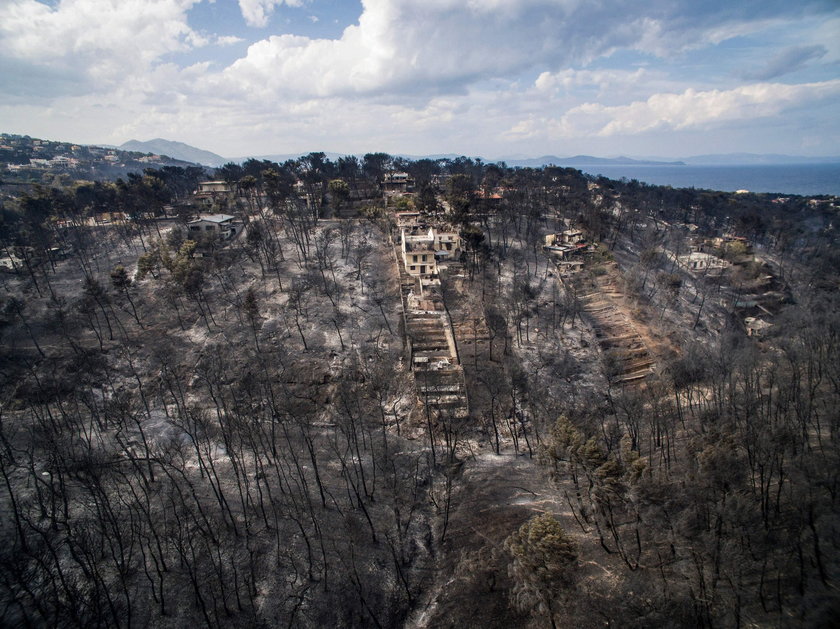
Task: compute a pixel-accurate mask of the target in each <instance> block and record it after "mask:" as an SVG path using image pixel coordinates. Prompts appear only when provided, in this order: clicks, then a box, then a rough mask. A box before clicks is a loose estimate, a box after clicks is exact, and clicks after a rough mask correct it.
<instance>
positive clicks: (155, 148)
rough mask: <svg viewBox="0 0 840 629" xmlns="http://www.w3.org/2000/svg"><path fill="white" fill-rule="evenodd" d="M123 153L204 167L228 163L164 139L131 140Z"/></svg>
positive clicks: (217, 157)
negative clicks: (140, 154) (152, 155)
mask: <svg viewBox="0 0 840 629" xmlns="http://www.w3.org/2000/svg"><path fill="white" fill-rule="evenodd" d="M117 148H119V149H120V150H122V151H138V152H140V153H154V154H155V155H166V156H167V157H172V158H174V159H180V160H183V161H185V162H192V163H194V164H202V165H204V166H214V167H215V166H221V165H222V164H225V163H227V162H228V161H230V160H228V159H225V158H224V157H222V156H221V155H216V154H215V153H211V152H210V151H204V150H202V149H197V148H195V147H194V146H190V145H189V144H184V143H183V142H172V141H171V140H164V139H162V138H155V139H154V140H149V141H148V142H140V141H138V140H129V141H128V142H126V143H125V144H122V145H120V146H119V147H117Z"/></svg>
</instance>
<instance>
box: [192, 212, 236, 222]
mask: <svg viewBox="0 0 840 629" xmlns="http://www.w3.org/2000/svg"><path fill="white" fill-rule="evenodd" d="M232 220H233V217H232V216H231V215H229V214H206V215H202V216H199V217H198V218H197V219H195V220H194V221H190V223H200V222H201V221H207V222H208V223H226V222H228V221H232Z"/></svg>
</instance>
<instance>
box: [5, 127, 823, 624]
mask: <svg viewBox="0 0 840 629" xmlns="http://www.w3.org/2000/svg"><path fill="white" fill-rule="evenodd" d="M17 141H18V139H16V138H14V137H12V136H3V146H2V147H0V150H2V151H6V153H2V154H0V155H14V156H15V157H14V159H15V160H18V162H19V163H18V162H13V161H8V162H7V163H6V164H5V166H4V169H5V170H4V171H3V172H5V173H17V174H18V175H20V177H21V179H19V180H17V181H11V180H7V177H6V175H3V185H0V192H2V195H3V196H2V208H0V215H2V222H0V227H2V230H0V246H1V248H0V281H2V283H3V287H4V294H3V297H2V302H0V314H2V318H1V319H0V334H2V336H0V343H2V351H0V378H2V380H0V391H2V393H1V394H0V395H2V399H0V472H2V477H3V489H2V491H0V508H2V509H3V512H4V513H6V514H8V516H7V517H6V518H4V519H3V522H2V528H0V534H2V536H3V541H4V544H3V546H2V551H0V575H2V579H0V601H2V605H0V624H2V625H3V626H10V627H24V626H84V627H94V626H108V627H115V626H156V627H173V628H174V627H182V626H184V625H186V624H197V625H201V626H210V627H231V626H236V627H239V626H242V627H252V626H278V625H282V626H290V627H323V626H338V627H355V626H366V627H367V626H377V627H439V626H452V627H456V626H457V627H461V626H486V627H513V626H517V627H519V626H521V627H545V626H575V627H593V628H594V627H604V626H607V627H666V626H667V627H721V626H722V627H739V626H786V627H787V626H790V627H800V626H801V627H806V626H808V627H810V626H830V624H831V622H832V621H833V619H835V618H836V612H837V610H838V609H840V598H838V595H837V592H836V587H835V586H834V584H835V583H836V579H837V577H838V571H840V547H839V546H840V544H838V540H840V536H838V535H836V532H837V525H838V518H837V514H838V492H837V491H836V479H835V477H836V470H837V469H838V463H840V450H838V437H840V417H838V415H837V412H836V409H837V408H838V407H840V387H838V383H840V372H838V365H840V315H838V313H840V307H838V305H840V304H838V294H840V291H838V289H840V275H839V274H838V269H840V253H838V252H840V249H838V231H837V225H838V212H840V208H839V207H838V200H837V199H836V198H832V197H813V198H806V197H793V196H786V197H782V196H780V195H761V194H750V193H742V194H729V193H723V192H716V191H708V190H682V189H672V188H667V187H657V186H648V185H645V184H641V183H639V182H638V181H626V180H625V181H612V180H609V179H605V178H602V177H588V176H586V175H583V174H582V173H581V172H580V171H577V170H574V169H569V168H557V167H552V166H549V167H545V168H540V169H530V168H508V167H506V166H505V165H504V164H485V163H483V162H481V161H480V160H472V159H468V158H458V159H455V160H449V159H443V160H417V161H410V160H405V159H401V158H395V157H391V156H389V155H386V154H382V153H371V154H367V155H365V156H364V157H363V158H357V157H353V156H346V157H343V158H339V159H338V160H337V161H335V162H333V161H331V160H329V159H327V158H326V156H325V155H324V154H323V153H310V154H309V155H305V156H301V157H300V158H299V159H296V160H289V161H287V162H285V163H282V164H281V163H275V162H271V161H267V160H248V161H246V162H244V163H242V164H235V163H229V164H226V165H224V166H222V167H220V168H218V169H214V170H213V169H205V168H202V167H198V166H195V165H177V164H166V165H161V164H160V163H158V162H156V161H155V160H154V159H152V158H151V156H145V157H147V158H149V159H147V160H146V161H144V162H141V164H142V166H141V167H140V168H139V169H138V170H132V171H128V172H125V173H122V174H115V175H114V176H113V180H109V179H108V178H107V177H105V178H94V177H92V176H91V177H86V176H82V175H77V174H73V171H72V170H67V169H72V168H75V167H80V166H81V158H78V159H79V160H80V161H79V163H77V164H72V163H65V162H64V160H62V159H59V158H60V157H61V156H62V155H64V153H59V152H58V151H57V150H56V149H55V147H54V146H53V144H52V143H49V142H45V141H37V142H38V143H37V144H36V141H35V140H31V139H29V140H27V145H26V146H27V147H31V151H32V152H37V153H40V154H43V155H44V157H35V158H33V157H30V156H28V153H27V155H23V154H19V153H17V152H16V151H20V150H21V148H20V146H19V145H18V144H17V143H16V142H17ZM37 146H43V147H46V148H45V149H43V150H40V151H35V148H34V147H37ZM27 150H30V149H29V148H28V149H27ZM69 150H70V151H71V152H72V153H73V154H79V155H81V154H84V152H85V151H86V150H87V151H88V153H90V152H91V150H92V149H84V148H83V147H79V148H78V150H76V149H74V148H73V146H72V145H71V146H69ZM10 152H11V153H10ZM107 155H109V154H108V153H106V154H104V155H103V156H102V158H103V159H104V158H105V157H107ZM114 156H115V157H117V158H118V159H119V160H122V157H121V155H119V154H118V153H114ZM141 157H142V156H141ZM24 158H25V159H26V160H27V161H26V162H25V163H24V162H23V161H22V160H23V159H24ZM3 159H6V157H3ZM32 159H43V160H46V162H47V163H44V164H41V163H40V162H35V163H33V162H32V161H31V160H32ZM56 159H58V162H56V161H55V160H56ZM68 159H77V158H75V157H72V158H71V157H68ZM120 163H121V164H125V162H123V161H120ZM10 166H22V167H24V168H22V169H18V168H10ZM40 168H43V169H44V173H49V174H48V175H47V176H39V177H38V178H37V180H32V179H26V178H24V177H23V174H22V172H23V170H26V169H30V170H31V169H40ZM57 174H59V175H64V176H56V175H57ZM27 177H28V175H27ZM18 184H23V185H18Z"/></svg>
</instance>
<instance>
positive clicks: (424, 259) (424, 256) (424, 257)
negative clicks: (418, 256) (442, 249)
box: [423, 253, 426, 262]
mask: <svg viewBox="0 0 840 629" xmlns="http://www.w3.org/2000/svg"><path fill="white" fill-rule="evenodd" d="M425 261H426V254H425V253H424V254H423V262H425Z"/></svg>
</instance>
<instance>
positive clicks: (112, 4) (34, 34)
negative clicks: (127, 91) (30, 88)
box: [0, 0, 207, 83]
mask: <svg viewBox="0 0 840 629" xmlns="http://www.w3.org/2000/svg"><path fill="white" fill-rule="evenodd" d="M197 1H198V0H158V1H157V2H154V3H150V2H148V1H146V0H104V1H103V0H62V1H61V2H59V4H58V5H57V6H56V7H55V8H51V7H48V6H47V5H45V4H42V3H41V2H36V1H35V0H11V1H10V2H4V3H0V57H6V58H10V59H16V60H19V61H23V62H25V63H29V64H32V65H33V66H37V67H39V68H44V69H50V68H52V69H61V68H72V69H73V70H75V69H77V68H83V69H84V72H85V74H86V75H87V76H88V77H89V78H90V79H92V80H94V81H98V82H105V83H110V82H113V81H118V80H120V79H122V78H123V77H125V75H127V74H132V73H136V72H139V71H142V70H145V69H147V68H148V67H150V65H151V64H153V63H154V62H155V61H156V60H157V59H159V58H160V57H161V56H163V55H165V54H167V53H171V52H178V51H183V50H187V49H190V48H192V47H197V46H202V45H204V44H206V43H207V40H206V39H205V38H204V37H202V36H201V35H199V34H197V33H196V32H194V31H193V30H192V29H191V28H190V27H189V26H188V24H187V11H188V10H189V9H190V7H192V5H193V4H195V2H197Z"/></svg>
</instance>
